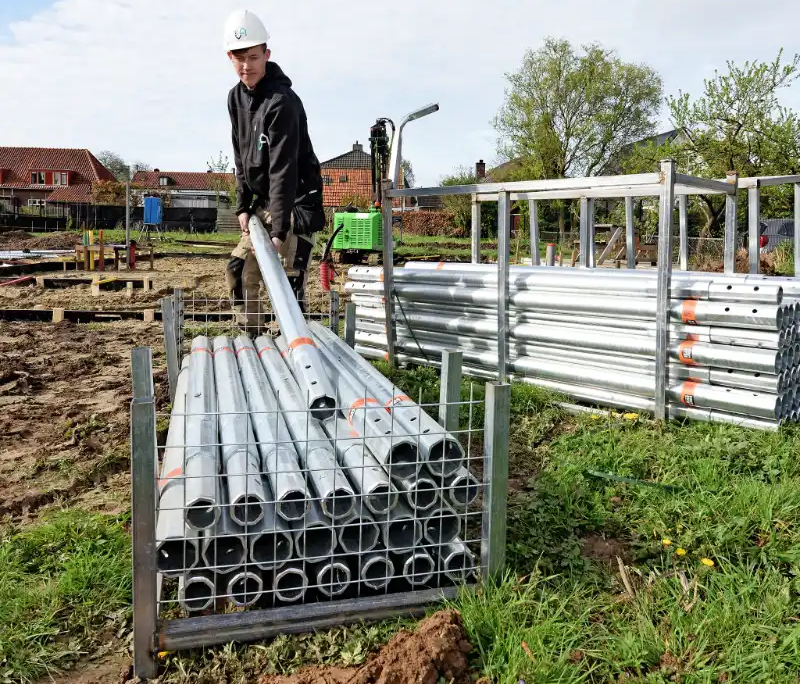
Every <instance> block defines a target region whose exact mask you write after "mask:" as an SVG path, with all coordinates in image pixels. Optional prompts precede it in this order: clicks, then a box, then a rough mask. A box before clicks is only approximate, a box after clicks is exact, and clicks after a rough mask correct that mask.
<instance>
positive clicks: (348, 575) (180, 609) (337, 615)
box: [131, 290, 509, 676]
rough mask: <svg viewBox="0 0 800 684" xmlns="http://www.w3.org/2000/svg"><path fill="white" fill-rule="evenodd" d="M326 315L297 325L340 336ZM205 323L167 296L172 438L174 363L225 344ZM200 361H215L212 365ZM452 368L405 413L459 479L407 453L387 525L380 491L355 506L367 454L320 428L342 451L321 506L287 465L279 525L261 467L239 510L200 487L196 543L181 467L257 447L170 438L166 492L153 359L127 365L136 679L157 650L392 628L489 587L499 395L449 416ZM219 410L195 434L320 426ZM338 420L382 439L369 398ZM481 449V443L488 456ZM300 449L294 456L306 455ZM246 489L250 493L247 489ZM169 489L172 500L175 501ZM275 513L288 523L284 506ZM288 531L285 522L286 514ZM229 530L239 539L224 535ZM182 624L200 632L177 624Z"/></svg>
mask: <svg viewBox="0 0 800 684" xmlns="http://www.w3.org/2000/svg"><path fill="white" fill-rule="evenodd" d="M338 305H339V302H338V294H337V293H331V306H330V310H329V311H328V312H327V313H325V312H311V313H310V314H306V317H307V318H308V319H309V320H314V319H316V320H317V321H320V322H321V323H322V324H323V325H326V326H328V327H329V328H331V329H333V330H337V331H338V330H339V315H338V314H339V312H338V308H339V306H338ZM207 307H208V302H206V301H204V300H199V299H193V298H188V299H186V298H184V295H183V292H181V291H180V290H176V292H175V294H174V295H173V296H171V297H167V298H165V299H164V300H163V301H162V311H163V313H164V318H163V320H164V333H165V346H166V350H167V365H168V367H169V366H172V368H171V369H170V373H169V375H170V396H171V398H172V399H173V411H172V413H171V416H170V427H172V426H173V425H174V424H176V422H180V421H181V420H184V421H185V420H188V419H189V417H190V412H188V411H187V410H186V407H185V406H184V408H183V410H182V411H178V410H176V409H179V408H180V400H179V395H180V392H179V386H180V383H179V378H180V377H181V375H186V373H187V371H188V370H189V369H188V368H186V369H184V370H183V373H180V371H179V368H178V361H177V359H178V358H180V355H179V354H180V352H179V349H181V348H182V347H184V348H186V349H187V351H189V353H190V354H191V349H190V348H189V347H186V341H187V340H186V339H185V338H188V337H189V336H190V335H191V334H192V333H198V332H209V333H219V332H225V330H221V329H220V327H219V317H218V316H216V315H215V313H214V312H213V309H211V310H210V311H209V308H207ZM220 308H221V307H220ZM206 313H210V314H211V315H205V314H206ZM187 314H188V315H187ZM189 321H191V322H192V323H191V325H194V326H195V327H194V328H192V327H190V324H188V322H189ZM198 323H199V324H200V327H197V325H198ZM211 344H212V346H213V343H211ZM222 346H227V345H226V344H222ZM233 346H234V347H235V346H236V345H235V343H234V344H233ZM198 353H199V354H201V355H205V354H204V352H198ZM208 356H209V357H211V358H212V359H213V358H214V350H213V349H212V350H210V353H209V354H208ZM451 361H454V362H456V363H455V364H454V363H449V364H446V365H445V367H444V369H443V378H442V388H443V389H442V396H441V398H440V402H439V403H436V404H422V403H421V402H417V408H416V411H417V412H418V414H419V416H420V417H421V416H422V413H423V412H427V413H430V412H431V411H434V410H436V409H437V408H438V411H439V414H440V421H442V422H443V423H444V425H445V426H446V427H447V429H448V431H449V433H450V434H451V435H452V436H453V438H455V439H456V440H457V441H458V442H459V444H460V449H461V450H462V451H463V459H462V460H461V464H462V468H463V469H462V470H459V471H458V472H453V473H449V472H447V473H443V471H445V470H447V468H448V467H449V465H450V464H451V462H453V463H454V462H455V461H456V460H458V459H457V458H456V457H454V458H453V459H450V458H447V457H443V459H441V464H440V465H439V467H438V468H437V472H431V469H430V465H429V464H428V463H426V462H425V461H424V459H423V458H422V457H421V456H420V455H419V450H417V452H416V455H415V456H414V457H413V458H410V459H408V458H407V459H406V460H405V461H404V464H405V467H406V468H408V467H409V466H410V468H411V470H412V472H413V471H416V470H417V469H419V472H418V475H417V477H416V479H414V478H409V477H405V478H403V477H399V478H398V477H397V474H398V472H399V471H398V470H397V467H396V466H395V465H393V464H391V463H390V464H389V467H388V468H384V472H385V475H386V476H387V479H388V480H389V483H390V488H389V489H390V494H389V495H388V496H390V497H391V498H392V500H394V497H395V496H396V500H397V502H398V503H397V504H395V505H394V507H393V508H392V509H391V511H390V512H385V511H382V510H381V509H380V507H379V505H380V500H381V496H380V491H381V490H380V489H379V488H378V489H376V490H373V491H372V495H371V496H370V495H367V496H365V495H364V493H363V492H364V487H365V480H366V479H367V474H368V473H372V472H373V471H372V467H374V465H375V464H374V463H373V464H372V465H371V466H370V465H367V464H365V462H364V461H365V459H364V457H363V454H364V453H367V454H368V453H369V451H370V447H369V445H370V438H369V437H363V436H362V437H358V438H355V437H353V435H352V434H349V430H348V434H347V435H345V436H343V435H342V434H340V428H336V429H334V430H332V431H331V429H330V428H326V429H328V430H329V432H328V433H327V434H328V436H329V444H330V447H331V449H332V450H333V451H334V452H335V453H337V456H338V455H339V453H340V452H341V451H342V449H341V447H342V445H343V444H346V445H347V446H348V452H349V458H350V461H349V463H350V466H352V467H348V468H347V469H346V471H338V473H339V474H336V473H334V476H333V482H332V485H333V489H332V493H331V492H328V493H327V494H326V495H325V496H323V495H321V493H320V492H318V491H317V490H315V489H314V485H313V480H314V479H315V477H318V476H319V474H320V471H321V470H324V469H320V468H318V467H315V466H313V465H312V464H308V463H303V464H302V466H301V464H300V462H299V461H298V466H299V467H298V468H297V469H296V471H295V472H294V475H299V477H300V479H301V481H302V482H303V483H305V485H306V487H307V492H306V497H305V499H304V500H303V503H304V504H305V507H304V510H303V514H302V516H300V517H299V519H295V520H287V519H286V517H287V514H286V512H285V511H284V515H281V514H280V513H279V509H280V506H281V502H279V501H278V498H279V497H276V496H275V495H274V493H273V492H274V491H275V490H276V489H278V488H279V487H281V483H280V480H279V477H280V476H287V477H288V475H289V472H288V470H286V469H281V468H277V467H273V468H272V469H270V467H269V463H266V464H264V463H263V461H262V463H261V464H258V463H256V464H252V463H250V464H248V465H247V466H246V468H245V472H244V473H242V474H243V475H244V478H239V480H243V481H244V482H245V489H244V494H243V497H244V498H242V491H241V487H239V489H238V490H237V493H236V495H235V499H236V501H233V500H232V498H234V497H232V495H231V487H230V483H231V481H232V479H231V475H230V473H228V472H226V471H223V472H217V473H214V474H213V475H212V479H213V481H214V485H213V491H214V492H215V493H217V500H216V501H215V502H214V504H212V506H211V507H206V508H207V509H208V508H210V509H211V511H212V512H211V518H212V520H214V524H213V525H211V526H209V527H206V528H202V527H200V526H197V525H195V526H192V525H187V524H186V516H187V512H188V511H189V510H190V509H192V508H193V507H192V506H191V505H190V504H191V503H192V502H190V501H187V498H186V489H185V485H186V483H188V482H189V481H191V480H192V479H199V478H200V477H202V476H192V475H189V474H187V473H186V472H185V469H186V466H187V465H188V464H187V463H186V462H185V461H186V460H187V459H186V453H187V452H188V451H189V450H190V449H194V448H195V447H197V446H200V445H202V446H203V447H204V448H206V449H208V448H210V449H212V450H213V449H216V450H218V451H222V450H223V449H226V448H227V449H231V448H232V447H233V446H234V445H238V446H241V447H244V451H248V450H249V449H255V450H256V451H257V452H258V450H259V449H261V448H263V447H264V446H265V443H264V441H263V440H261V441H259V439H258V438H257V437H256V436H255V434H254V435H253V438H252V439H250V438H246V439H241V440H234V441H232V442H231V441H230V440H224V439H222V438H221V437H220V435H221V433H220V432H217V433H216V434H215V436H214V437H213V439H206V440H205V441H198V442H196V443H190V441H189V440H187V439H185V438H184V439H183V440H180V439H177V438H173V439H172V440H170V436H169V433H168V434H167V442H168V444H166V445H165V446H169V447H170V448H171V449H172V450H175V449H177V450H178V451H180V453H181V462H180V466H179V467H180V468H181V471H182V472H181V476H176V474H175V473H173V474H172V475H171V476H170V470H171V469H172V470H174V467H172V468H168V469H163V466H165V465H167V464H166V463H162V468H160V469H159V466H158V463H157V459H156V455H155V449H154V448H153V446H152V444H153V442H154V440H155V426H156V424H157V419H158V417H159V416H157V415H156V413H155V410H154V399H153V396H154V392H153V384H152V362H151V357H150V354H149V349H146V348H140V349H135V350H134V352H133V353H132V362H133V385H134V401H133V402H132V411H131V413H132V426H131V430H132V456H133V459H132V460H133V476H134V477H133V481H134V496H133V499H134V525H133V534H134V632H135V637H134V641H135V647H134V663H135V669H136V671H137V672H139V673H141V675H140V676H153V675H154V674H155V671H156V665H155V660H154V659H153V653H154V651H155V650H161V649H166V648H169V649H178V648H191V647H196V646H203V645H211V644H214V643H225V642H227V641H231V640H237V639H238V640H252V639H256V638H263V637H267V636H270V635H274V634H277V633H282V632H287V631H305V630H308V629H315V628H324V627H326V626H333V625H338V624H342V623H344V622H347V621H350V620H357V619H378V618H381V617H389V616H391V615H395V614H397V613H398V611H399V612H403V613H405V614H411V613H415V612H420V611H422V610H424V608H425V606H427V605H429V604H430V603H432V602H435V601H437V600H440V599H441V598H442V596H454V595H455V591H456V590H457V587H458V586H459V585H464V584H467V585H470V584H474V583H476V582H479V581H480V580H481V578H482V577H486V576H492V575H496V574H497V573H498V572H500V571H501V569H502V565H503V559H504V544H505V505H506V491H507V485H506V481H507V448H508V402H509V397H508V386H507V385H487V389H486V402H484V401H483V400H477V399H476V398H475V396H474V393H473V392H474V387H473V390H471V392H470V398H469V399H468V400H466V401H460V400H459V399H460V385H461V383H460V375H461V374H460V355H458V354H454V355H453V358H452V359H451ZM212 363H213V362H212ZM187 380H188V378H187ZM453 380H455V382H453ZM276 398H277V397H276ZM419 398H421V397H419ZM221 408H222V407H218V409H217V410H215V411H206V412H201V413H199V414H194V418H193V420H201V421H202V420H211V421H212V422H216V423H217V428H218V429H219V424H220V423H221V421H224V420H229V419H233V420H234V421H237V420H238V421H243V422H248V421H249V423H250V424H251V425H252V424H253V423H254V421H262V422H263V421H268V422H270V423H271V422H272V421H273V420H274V421H276V422H279V421H281V420H287V419H288V418H289V417H290V414H291V413H295V414H300V415H299V420H298V419H297V415H296V416H295V424H299V423H305V425H306V426H308V427H310V426H312V425H314V424H315V423H317V421H316V419H314V418H313V417H312V416H311V414H310V412H308V411H301V412H291V411H285V410H280V411H278V410H274V409H273V410H271V411H270V410H264V411H253V410H252V409H251V407H249V406H248V407H247V410H245V411H225V410H219V409H221ZM341 408H346V409H347V410H348V412H347V415H348V417H349V418H350V419H351V420H352V421H353V422H354V423H358V422H359V414H363V416H364V418H367V414H374V413H375V412H376V411H379V412H381V413H382V414H384V416H386V417H384V421H385V420H388V422H389V425H390V429H391V430H394V428H395V422H394V418H393V415H392V414H391V413H387V412H386V411H384V409H383V408H382V407H380V408H378V407H375V406H374V400H372V399H371V398H370V397H369V396H365V397H364V401H363V404H362V406H360V407H356V408H355V409H353V408H352V407H337V415H339V417H340V418H339V423H340V424H341V423H342V421H343V420H346V419H345V418H344V416H343V414H342V412H341ZM459 417H460V421H459ZM160 418H162V419H163V418H166V416H160ZM454 419H455V420H454ZM429 420H430V419H429ZM482 421H485V422H484V424H483V425H482V424H481V422H482ZM329 423H330V421H329ZM406 432H407V434H406V435H405V436H406V438H409V439H410V441H411V442H412V443H418V442H419V441H420V439H422V438H423V434H425V431H424V430H422V428H420V431H417V432H414V431H413V430H412V431H408V430H407V431H406ZM151 434H152V439H151V438H150V435H151ZM183 434H185V433H183ZM137 435H138V438H137ZM484 435H487V437H486V439H485V440H484V439H483V438H484ZM308 436H309V435H308V434H307V437H308ZM289 441H291V442H292V444H293V446H294V447H295V448H297V446H298V444H302V442H303V440H300V442H298V441H297V440H295V439H294V438H291V439H286V440H283V441H281V440H273V442H272V446H273V447H277V446H287V445H288V444H287V443H288V442H289ZM310 441H312V440H310V439H306V440H305V443H306V447H307V446H308V444H309V442H310ZM484 442H485V443H484ZM137 454H138V456H137ZM354 455H355V456H361V461H360V462H356V463H353V458H354ZM162 470H163V472H162ZM453 470H454V471H455V468H453ZM148 473H152V475H148ZM484 473H485V476H484ZM251 476H252V477H253V478H255V479H254V480H252V479H250V477H251ZM153 477H155V479H156V484H157V486H156V487H155V488H153V487H151V486H149V485H148V484H147V483H148V482H149V483H151V484H152V480H153ZM270 478H273V479H271V480H270ZM233 479H237V478H233ZM178 481H181V482H182V483H183V485H184V487H183V490H182V491H180V490H179V485H178V484H177V483H178ZM249 483H254V484H255V486H254V487H252V489H258V486H259V485H258V484H257V483H260V486H261V488H262V491H263V494H264V496H263V500H261V499H259V498H258V497H255V501H250V497H251V494H252V493H253V492H251V491H250V488H251V485H250V484H249ZM309 483H311V484H310V486H309ZM340 484H341V485H342V487H341V488H340V487H339V485H340ZM348 485H349V491H348V490H347V486H348ZM168 487H172V488H173V489H175V490H178V491H180V494H179V495H178V496H177V502H176V494H175V492H173V494H172V495H171V498H172V503H169V505H164V503H163V502H162V506H161V510H160V512H159V520H160V519H161V518H160V516H163V515H165V514H166V516H167V517H168V516H173V517H174V516H177V518H178V522H177V527H176V529H177V530H178V533H177V534H176V535H174V536H173V538H171V539H160V538H159V539H157V536H158V535H157V531H156V520H155V516H154V513H155V510H156V506H157V502H158V501H159V499H163V494H164V492H165V491H167V489H168ZM367 500H369V504H368V503H367ZM242 501H244V502H245V504H244V505H242ZM376 502H377V504H376ZM195 503H197V502H195ZM323 504H324V506H325V510H324V511H323ZM259 507H260V508H261V510H262V511H263V517H262V518H261V519H260V520H258V521H256V520H255V518H254V517H251V515H250V514H249V513H247V511H248V510H257V509H258V508H259ZM194 508H195V510H198V509H199V510H200V514H199V515H200V517H201V518H202V513H203V510H202V508H203V507H202V506H199V507H197V506H195V507H194ZM287 510H289V511H291V505H290V506H289V508H288V509H287ZM169 511H173V512H172V513H170V512H169ZM325 511H327V513H326V512H325ZM376 511H377V513H376ZM206 512H208V511H206ZM409 514H410V515H409ZM256 517H257V513H256ZM288 517H289V518H291V517H292V515H291V512H290V513H289V514H288ZM235 519H238V520H239V521H240V522H241V523H243V524H237V523H236V522H234V520H235ZM187 531H188V533H187ZM408 535H410V536H408ZM162 536H163V535H162ZM165 542H166V543H165ZM320 543H321V544H322V546H321V547H319V546H318V544H320ZM320 548H321V550H320ZM165 553H166V555H164V554H165ZM237 554H238V555H237ZM176 560H177V562H175V561H176ZM239 561H241V563H240V562H239ZM171 562H174V565H172V566H171ZM390 563H391V566H390ZM180 566H183V567H180ZM159 570H163V572H160V571H159ZM390 571H391V572H390ZM276 580H277V582H276ZM150 597H152V600H150ZM186 615H189V616H200V617H181V616H186Z"/></svg>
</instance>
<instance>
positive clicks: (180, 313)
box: [172, 287, 186, 361]
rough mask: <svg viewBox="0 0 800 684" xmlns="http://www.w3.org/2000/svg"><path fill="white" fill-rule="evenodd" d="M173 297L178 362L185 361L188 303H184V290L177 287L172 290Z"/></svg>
mask: <svg viewBox="0 0 800 684" xmlns="http://www.w3.org/2000/svg"><path fill="white" fill-rule="evenodd" d="M172 297H173V300H174V302H175V340H176V347H177V349H178V360H179V361H181V360H182V359H183V356H184V353H183V346H184V345H183V325H184V322H185V319H186V303H185V301H184V296H183V289H182V288H179V287H176V288H174V289H173V290H172Z"/></svg>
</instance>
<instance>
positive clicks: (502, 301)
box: [387, 192, 511, 382]
mask: <svg viewBox="0 0 800 684" xmlns="http://www.w3.org/2000/svg"><path fill="white" fill-rule="evenodd" d="M510 258H511V200H510V198H509V193H507V192H503V193H500V196H499V199H498V202H497V285H498V286H497V365H498V368H497V371H498V379H499V381H500V382H505V381H506V371H507V367H506V366H507V364H506V362H507V359H508V291H509V286H508V276H509V274H510V270H509V260H510ZM387 321H388V314H387ZM387 327H388V326H387ZM392 328H394V323H393V324H392ZM392 333H393V335H394V330H393V331H392Z"/></svg>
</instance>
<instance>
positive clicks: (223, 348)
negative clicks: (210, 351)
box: [214, 347, 233, 356]
mask: <svg viewBox="0 0 800 684" xmlns="http://www.w3.org/2000/svg"><path fill="white" fill-rule="evenodd" d="M221 351H229V352H232V351H233V349H231V348H230V347H220V348H219V349H217V350H215V351H214V355H215V356H216V355H217V354H219V352H221Z"/></svg>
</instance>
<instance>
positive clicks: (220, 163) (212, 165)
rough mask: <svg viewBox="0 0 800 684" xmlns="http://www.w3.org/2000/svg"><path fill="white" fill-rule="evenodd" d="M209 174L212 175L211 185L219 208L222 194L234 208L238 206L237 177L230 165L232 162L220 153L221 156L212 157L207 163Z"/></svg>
mask: <svg viewBox="0 0 800 684" xmlns="http://www.w3.org/2000/svg"><path fill="white" fill-rule="evenodd" d="M206 166H207V167H208V172H209V173H210V174H211V178H210V179H209V185H210V186H211V189H212V190H213V191H214V193H215V194H216V200H217V208H219V200H220V197H221V196H222V193H225V195H226V197H227V200H228V203H229V204H230V205H231V206H233V205H235V204H236V177H235V176H234V175H233V170H232V168H231V165H230V160H229V159H228V157H227V156H226V155H224V154H223V153H222V151H220V153H219V155H218V156H217V157H216V158H214V157H212V158H211V159H209V160H208V161H207V162H206Z"/></svg>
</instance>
